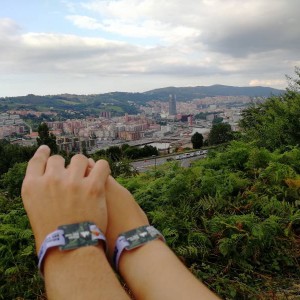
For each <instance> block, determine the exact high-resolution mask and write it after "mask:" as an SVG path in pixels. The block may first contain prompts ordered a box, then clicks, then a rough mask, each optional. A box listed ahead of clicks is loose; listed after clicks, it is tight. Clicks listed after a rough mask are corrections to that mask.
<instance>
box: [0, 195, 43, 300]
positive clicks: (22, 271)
mask: <svg viewBox="0 0 300 300" xmlns="http://www.w3.org/2000/svg"><path fill="white" fill-rule="evenodd" d="M43 289H44V288H43V283H42V279H41V277H40V275H39V273H38V270H37V259H36V253H35V246H34V239H33V234H32V231H31V229H30V226H29V221H28V218H27V215H26V213H25V211H24V208H23V205H22V201H21V200H20V199H19V198H16V199H14V200H9V199H8V198H7V197H5V196H4V195H3V194H2V193H1V194H0V299H5V300H6V299H17V298H18V299H20V300H21V299H40V300H41V299H44V298H43ZM19 297H20V298H19Z"/></svg>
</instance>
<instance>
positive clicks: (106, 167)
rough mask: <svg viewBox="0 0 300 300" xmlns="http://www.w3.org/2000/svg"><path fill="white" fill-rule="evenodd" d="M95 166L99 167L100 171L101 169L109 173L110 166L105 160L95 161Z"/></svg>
mask: <svg viewBox="0 0 300 300" xmlns="http://www.w3.org/2000/svg"><path fill="white" fill-rule="evenodd" d="M97 164H98V165H99V167H100V168H101V169H103V170H104V171H108V172H110V166H109V163H108V161H107V160H105V159H100V160H98V161H97Z"/></svg>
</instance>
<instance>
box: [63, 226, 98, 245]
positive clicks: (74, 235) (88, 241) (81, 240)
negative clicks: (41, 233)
mask: <svg viewBox="0 0 300 300" xmlns="http://www.w3.org/2000/svg"><path fill="white" fill-rule="evenodd" d="M58 229H62V230H63V231H64V237H65V245H63V246H60V247H59V248H60V250H72V249H76V248H79V247H85V246H91V245H97V244H98V242H99V240H98V239H97V237H98V236H99V235H100V234H101V232H100V230H99V229H98V228H97V227H96V226H95V225H94V224H93V223H90V222H83V223H77V224H69V225H62V226H60V227H58ZM96 229H97V230H96Z"/></svg>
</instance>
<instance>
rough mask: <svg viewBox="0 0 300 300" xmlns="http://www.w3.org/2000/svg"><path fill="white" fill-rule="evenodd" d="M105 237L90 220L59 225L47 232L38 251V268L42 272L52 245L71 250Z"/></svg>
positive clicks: (94, 242) (92, 243)
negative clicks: (44, 261)
mask: <svg viewBox="0 0 300 300" xmlns="http://www.w3.org/2000/svg"><path fill="white" fill-rule="evenodd" d="M99 241H103V242H104V243H105V247H106V239H105V236H104V235H103V233H102V231H101V230H100V229H99V228H98V227H97V226H96V225H95V224H94V223H92V222H83V223H76V224H68V225H62V226H59V227H58V229H57V230H55V231H53V232H51V233H50V234H48V235H47V236H46V238H45V240H44V242H43V244H42V246H41V249H40V251H39V253H38V260H39V262H38V268H39V269H40V271H41V272H42V264H43V260H44V258H45V255H46V253H47V251H48V250H49V249H50V248H53V247H59V249H60V250H62V251H64V250H72V249H76V248H80V247H85V246H91V245H97V244H98V243H99Z"/></svg>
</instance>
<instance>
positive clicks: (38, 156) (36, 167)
mask: <svg viewBox="0 0 300 300" xmlns="http://www.w3.org/2000/svg"><path fill="white" fill-rule="evenodd" d="M49 156H50V148H49V147H48V146H46V145H42V146H40V147H39V148H38V149H37V150H36V152H35V154H34V155H33V157H32V158H31V159H30V161H29V163H28V166H27V170H26V176H28V175H30V176H42V175H43V174H44V173H45V169H46V165H47V160H48V158H49Z"/></svg>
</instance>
